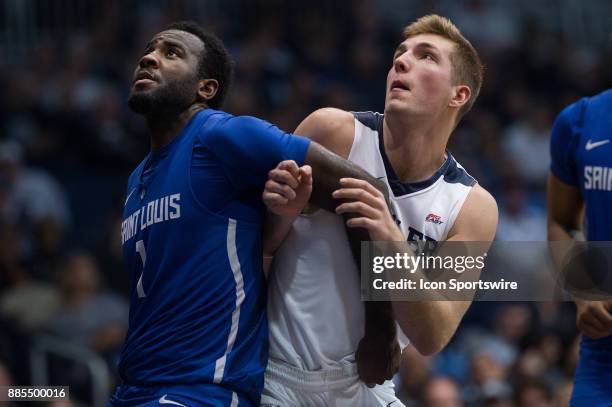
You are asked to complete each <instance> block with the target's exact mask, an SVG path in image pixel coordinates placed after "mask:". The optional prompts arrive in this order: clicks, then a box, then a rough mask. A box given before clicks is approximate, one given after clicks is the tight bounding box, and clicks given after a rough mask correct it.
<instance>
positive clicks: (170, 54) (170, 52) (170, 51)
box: [166, 48, 178, 58]
mask: <svg viewBox="0 0 612 407" xmlns="http://www.w3.org/2000/svg"><path fill="white" fill-rule="evenodd" d="M166 56H167V57H169V58H174V57H176V56H178V54H177V52H176V50H175V49H174V48H168V50H167V51H166Z"/></svg>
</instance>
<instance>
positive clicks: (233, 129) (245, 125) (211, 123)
mask: <svg viewBox="0 0 612 407" xmlns="http://www.w3.org/2000/svg"><path fill="white" fill-rule="evenodd" d="M271 127H274V125H273V124H271V123H269V122H267V121H265V120H262V119H259V118H257V117H254V116H234V115H233V114H230V113H227V112H223V111H220V110H211V111H210V112H209V117H208V119H207V120H206V122H205V124H204V126H203V127H202V129H201V132H202V136H204V137H206V138H210V139H216V138H219V137H223V138H227V137H230V138H231V137H232V136H242V135H244V134H249V135H253V134H257V133H261V132H265V131H267V130H269V129H270V128H271Z"/></svg>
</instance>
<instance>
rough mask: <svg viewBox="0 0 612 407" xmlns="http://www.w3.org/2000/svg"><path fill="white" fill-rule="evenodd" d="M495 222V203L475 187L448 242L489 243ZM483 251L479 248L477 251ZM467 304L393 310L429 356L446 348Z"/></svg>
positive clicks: (401, 305) (403, 305)
mask: <svg viewBox="0 0 612 407" xmlns="http://www.w3.org/2000/svg"><path fill="white" fill-rule="evenodd" d="M497 220H498V211H497V203H496V202H495V199H494V198H493V197H492V196H491V194H489V193H488V192H487V191H486V190H485V189H484V188H482V187H481V186H480V185H478V184H477V185H475V186H474V188H472V191H471V192H470V194H469V195H468V197H467V199H466V201H465V203H464V205H463V207H462V209H461V211H460V212H459V215H458V216H457V220H456V221H455V224H454V225H453V228H452V229H451V231H450V233H449V237H448V239H447V241H461V242H465V241H476V242H491V241H493V238H494V237H495V231H496V229H497ZM482 248H483V247H482V245H479V247H478V250H482ZM487 248H488V247H487ZM468 250H469V247H468ZM481 254H482V253H473V255H476V256H478V255H481ZM468 255H470V253H468ZM470 304H471V301H415V302H408V301H395V302H393V310H394V313H395V318H396V320H397V322H398V324H399V325H400V327H401V328H402V330H403V331H404V333H406V334H407V336H408V338H409V339H410V341H411V342H412V344H413V345H414V346H415V347H416V349H417V350H418V351H419V352H420V353H421V354H423V355H432V354H434V353H437V352H439V351H441V350H442V349H443V348H444V347H445V346H446V344H448V342H449V341H450V339H451V338H452V336H453V335H454V333H455V331H456V330H457V327H458V326H459V323H460V322H461V319H462V318H463V316H464V315H465V312H466V311H467V309H468V308H469V306H470Z"/></svg>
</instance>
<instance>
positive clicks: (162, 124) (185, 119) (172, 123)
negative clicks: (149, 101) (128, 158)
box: [146, 104, 206, 150]
mask: <svg viewBox="0 0 612 407" xmlns="http://www.w3.org/2000/svg"><path fill="white" fill-rule="evenodd" d="M205 108H206V106H203V105H201V104H194V105H191V106H190V107H189V108H188V109H187V110H184V111H182V112H181V113H179V114H178V115H175V116H173V117H167V116H164V115H151V116H148V117H146V120H147V126H148V127H149V131H150V134H151V150H159V149H161V148H164V147H165V146H167V145H168V144H170V143H171V142H172V140H174V139H175V138H176V136H178V135H179V134H180V133H181V131H182V130H183V129H184V128H185V126H187V124H188V123H189V121H190V120H191V118H192V117H193V116H194V115H195V114H196V113H197V112H199V111H201V110H202V109H205Z"/></svg>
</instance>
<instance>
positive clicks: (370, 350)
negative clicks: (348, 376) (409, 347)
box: [355, 322, 402, 387]
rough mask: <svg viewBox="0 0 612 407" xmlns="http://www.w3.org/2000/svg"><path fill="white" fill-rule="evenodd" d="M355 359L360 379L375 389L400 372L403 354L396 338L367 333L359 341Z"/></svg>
mask: <svg viewBox="0 0 612 407" xmlns="http://www.w3.org/2000/svg"><path fill="white" fill-rule="evenodd" d="M394 323H395V322H394ZM355 359H356V360H357V372H358V373H359V378H360V379H361V380H362V381H363V382H365V384H366V385H367V386H368V387H374V386H375V385H376V384H383V383H384V382H385V380H391V379H392V378H393V376H394V375H395V374H396V373H397V372H398V371H399V368H400V362H401V359H402V352H401V349H400V346H399V343H398V342H397V338H396V337H395V336H393V337H392V338H389V337H386V336H384V335H376V333H373V334H371V335H368V334H367V333H366V336H364V337H363V338H361V341H359V346H358V347H357V352H356V353H355Z"/></svg>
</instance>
